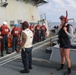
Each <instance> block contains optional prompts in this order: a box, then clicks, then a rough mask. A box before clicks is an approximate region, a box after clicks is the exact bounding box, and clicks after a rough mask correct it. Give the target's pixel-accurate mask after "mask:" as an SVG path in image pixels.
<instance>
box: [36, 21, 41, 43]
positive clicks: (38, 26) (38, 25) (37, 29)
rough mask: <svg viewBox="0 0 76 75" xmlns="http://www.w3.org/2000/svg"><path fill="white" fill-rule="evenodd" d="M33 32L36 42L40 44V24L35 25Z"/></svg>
mask: <svg viewBox="0 0 76 75" xmlns="http://www.w3.org/2000/svg"><path fill="white" fill-rule="evenodd" d="M35 32H36V37H37V42H40V41H41V26H40V22H38V23H37V26H36V27H35Z"/></svg>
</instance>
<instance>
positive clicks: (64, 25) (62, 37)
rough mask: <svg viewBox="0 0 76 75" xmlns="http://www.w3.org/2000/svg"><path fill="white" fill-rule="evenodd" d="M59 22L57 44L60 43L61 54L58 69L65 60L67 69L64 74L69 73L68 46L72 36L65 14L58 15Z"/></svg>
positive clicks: (67, 74) (71, 29)
mask: <svg viewBox="0 0 76 75" xmlns="http://www.w3.org/2000/svg"><path fill="white" fill-rule="evenodd" d="M60 20H61V24H60V30H59V33H58V38H59V45H60V55H61V66H60V68H59V69H57V70H58V71H60V70H62V69H63V68H64V63H65V60H66V62H67V66H68V70H67V71H66V72H65V73H64V75H69V74H70V73H71V60H70V48H71V41H70V40H71V39H72V37H73V26H72V25H70V24H68V19H67V18H66V17H65V16H60Z"/></svg>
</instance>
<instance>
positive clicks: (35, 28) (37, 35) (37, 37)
mask: <svg viewBox="0 0 76 75" xmlns="http://www.w3.org/2000/svg"><path fill="white" fill-rule="evenodd" d="M29 28H30V29H31V30H32V32H33V33H34V40H33V43H36V42H40V41H43V40H45V37H46V31H47V28H46V26H45V23H42V25H41V24H40V22H38V23H37V24H36V25H35V24H31V25H30V26H29Z"/></svg>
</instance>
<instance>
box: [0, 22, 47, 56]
mask: <svg viewBox="0 0 76 75" xmlns="http://www.w3.org/2000/svg"><path fill="white" fill-rule="evenodd" d="M29 29H30V30H31V31H32V32H33V37H34V39H33V43H36V42H40V41H43V40H45V37H46V31H47V29H46V26H45V23H42V25H40V22H38V23H37V24H36V25H35V24H34V23H30V24H29ZM21 33H22V28H19V27H18V24H14V27H13V28H12V30H10V29H9V27H8V25H7V21H4V22H3V25H1V26H0V51H1V57H2V56H4V50H6V54H10V53H12V52H14V51H16V50H17V47H18V44H20V37H21ZM8 47H12V51H11V52H10V51H9V50H8Z"/></svg>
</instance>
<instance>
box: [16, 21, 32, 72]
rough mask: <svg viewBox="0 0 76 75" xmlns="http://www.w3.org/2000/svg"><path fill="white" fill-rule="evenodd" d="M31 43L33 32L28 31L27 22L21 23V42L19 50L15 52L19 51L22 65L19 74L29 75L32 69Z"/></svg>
mask: <svg viewBox="0 0 76 75" xmlns="http://www.w3.org/2000/svg"><path fill="white" fill-rule="evenodd" d="M32 41H33V32H32V31H31V30H30V29H29V24H28V22H27V21H24V22H23V23H22V42H21V45H20V48H19V49H18V50H17V52H20V50H21V57H22V63H23V66H24V70H21V71H20V73H29V72H30V71H29V69H32Z"/></svg>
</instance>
